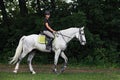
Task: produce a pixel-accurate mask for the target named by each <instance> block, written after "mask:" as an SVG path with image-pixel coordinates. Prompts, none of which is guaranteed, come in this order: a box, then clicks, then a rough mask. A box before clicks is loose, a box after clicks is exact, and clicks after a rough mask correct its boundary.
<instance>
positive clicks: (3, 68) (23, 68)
mask: <svg viewBox="0 0 120 80" xmlns="http://www.w3.org/2000/svg"><path fill="white" fill-rule="evenodd" d="M58 66H59V67H58V69H60V68H61V65H58ZM14 67H15V65H3V64H0V72H12V71H13V70H14ZM33 68H34V70H35V71H36V72H37V73H39V72H46V73H52V68H53V65H33ZM113 71H120V69H119V68H112V69H107V68H106V69H94V68H89V67H76V68H71V67H69V66H68V67H67V68H66V70H65V73H80V72H84V73H85V72H87V73H92V72H100V73H101V72H113ZM18 72H29V67H28V65H20V68H19V70H18Z"/></svg>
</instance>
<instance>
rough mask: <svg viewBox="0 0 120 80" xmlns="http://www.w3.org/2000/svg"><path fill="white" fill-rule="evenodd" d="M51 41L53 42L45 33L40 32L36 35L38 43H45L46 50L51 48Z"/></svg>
mask: <svg viewBox="0 0 120 80" xmlns="http://www.w3.org/2000/svg"><path fill="white" fill-rule="evenodd" d="M52 42H53V39H51V38H49V37H48V36H47V35H45V34H41V35H39V36H38V43H40V44H45V45H46V49H47V50H51V49H52Z"/></svg>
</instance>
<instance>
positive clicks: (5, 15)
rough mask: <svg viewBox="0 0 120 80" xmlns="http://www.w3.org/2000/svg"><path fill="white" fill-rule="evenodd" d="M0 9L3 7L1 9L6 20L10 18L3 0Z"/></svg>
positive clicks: (0, 2) (0, 0)
mask: <svg viewBox="0 0 120 80" xmlns="http://www.w3.org/2000/svg"><path fill="white" fill-rule="evenodd" d="M0 9H1V11H2V15H3V21H4V22H6V21H7V19H8V16H7V12H6V10H5V5H4V2H3V0H0Z"/></svg>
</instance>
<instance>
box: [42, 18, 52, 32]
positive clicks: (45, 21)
mask: <svg viewBox="0 0 120 80" xmlns="http://www.w3.org/2000/svg"><path fill="white" fill-rule="evenodd" d="M46 23H48V25H49V26H51V23H50V21H49V19H46V18H45V19H44V30H48V31H50V30H49V29H48V28H47V27H46V25H45V24H46Z"/></svg>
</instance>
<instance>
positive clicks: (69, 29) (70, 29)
mask: <svg viewBox="0 0 120 80" xmlns="http://www.w3.org/2000/svg"><path fill="white" fill-rule="evenodd" d="M73 29H77V27H71V28H68V29H64V30H60V31H58V32H66V31H68V32H69V31H72V30H73Z"/></svg>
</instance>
